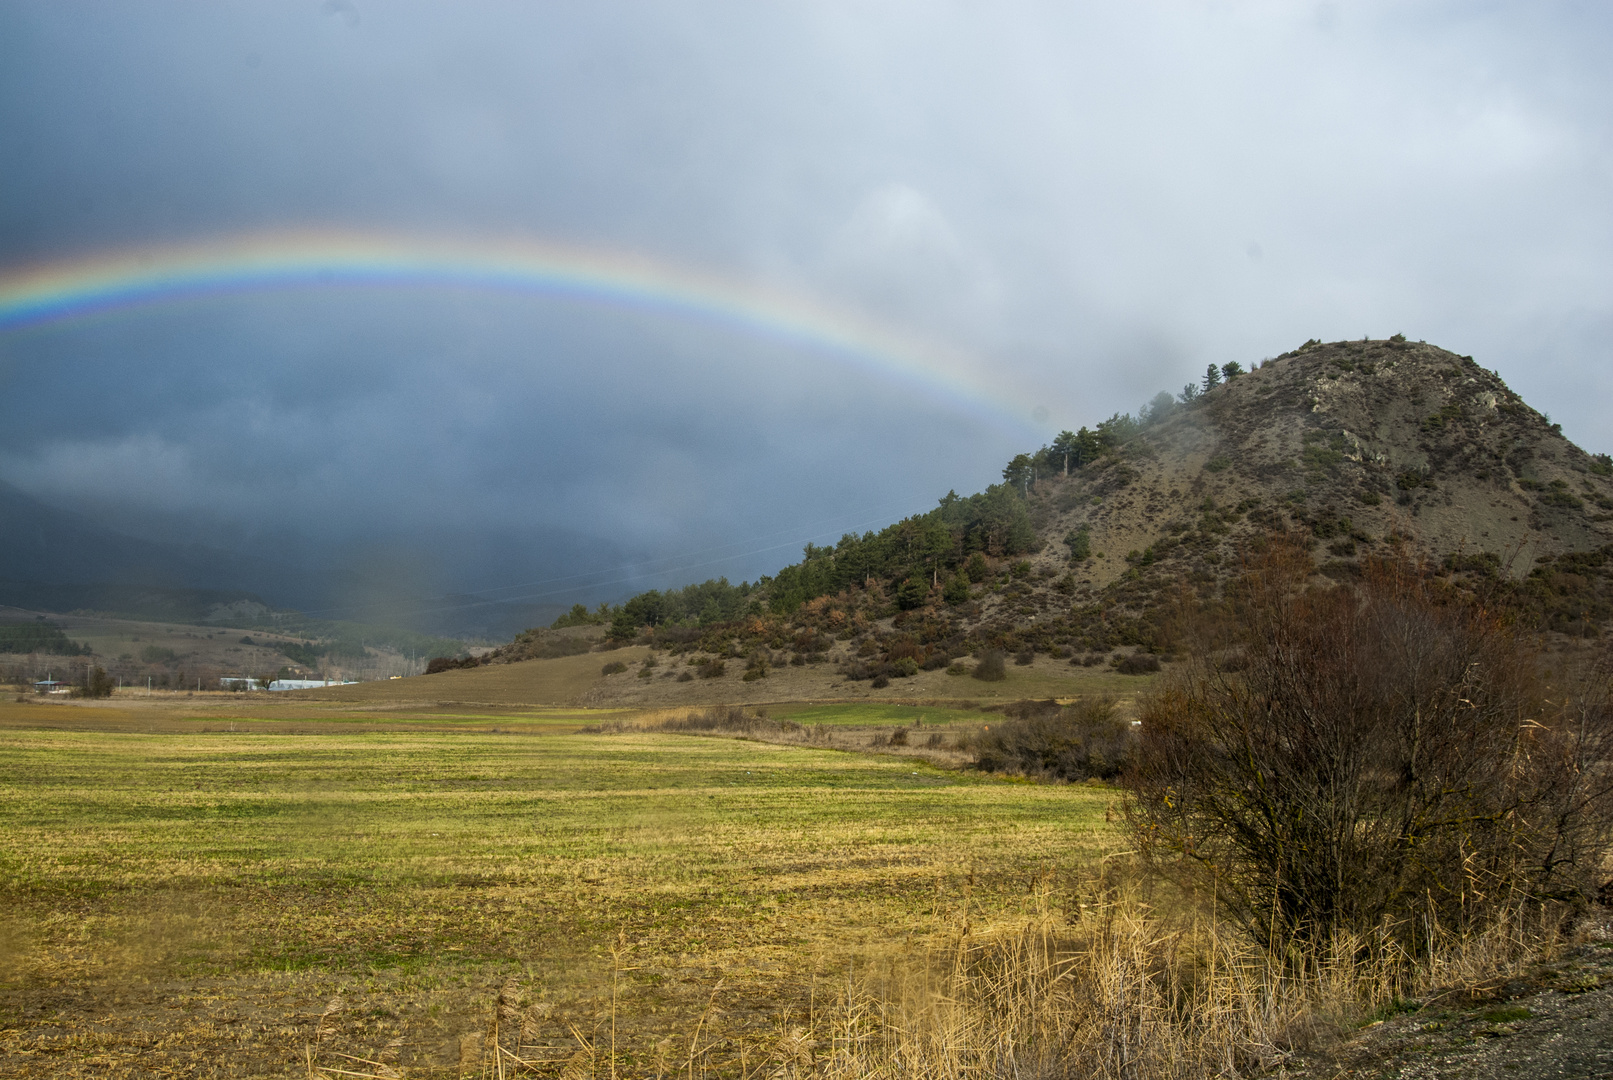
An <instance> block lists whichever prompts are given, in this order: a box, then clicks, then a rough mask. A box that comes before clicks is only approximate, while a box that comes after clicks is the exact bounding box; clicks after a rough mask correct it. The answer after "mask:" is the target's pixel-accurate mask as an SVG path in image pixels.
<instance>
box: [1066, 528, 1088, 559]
mask: <svg viewBox="0 0 1613 1080" xmlns="http://www.w3.org/2000/svg"><path fill="white" fill-rule="evenodd" d="M1064 542H1065V544H1067V545H1069V548H1070V561H1071V562H1086V561H1087V560H1088V559H1090V558H1092V528H1091V526H1089V525H1083V526H1081V527H1080V528H1079V529H1072V530H1071V531H1070V532H1069V534H1068V535H1066V536H1065V537H1064Z"/></svg>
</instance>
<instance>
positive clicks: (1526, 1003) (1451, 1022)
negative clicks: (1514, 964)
mask: <svg viewBox="0 0 1613 1080" xmlns="http://www.w3.org/2000/svg"><path fill="white" fill-rule="evenodd" d="M1276 1075H1278V1076H1284V1077H1289V1078H1292V1080H1300V1078H1304V1080H1548V1078H1551V1080H1556V1078H1562V1077H1573V1078H1581V1077H1583V1078H1587V1080H1589V1078H1597V1080H1613V941H1601V942H1597V943H1594V944H1587V945H1580V946H1576V947H1574V948H1571V949H1566V950H1564V951H1563V952H1561V953H1559V954H1558V955H1557V956H1555V957H1553V958H1552V960H1551V961H1550V962H1549V963H1547V964H1544V965H1543V966H1542V967H1540V968H1539V969H1538V970H1536V971H1534V972H1532V973H1531V974H1530V975H1529V976H1528V977H1526V978H1519V979H1516V980H1513V981H1511V982H1508V983H1506V984H1505V985H1502V986H1499V987H1496V988H1494V989H1493V991H1491V992H1488V993H1486V994H1484V995H1482V996H1479V997H1477V998H1476V999H1475V998H1469V999H1468V1000H1466V1001H1462V1002H1459V1003H1452V1002H1451V1001H1450V1000H1449V999H1441V998H1438V997H1436V998H1434V999H1432V1000H1430V1001H1429V1002H1428V1003H1426V1004H1425V1005H1424V1006H1423V1007H1422V1008H1421V1009H1418V1010H1417V1011H1415V1012H1408V1013H1403V1014H1401V1015H1399V1016H1396V1017H1394V1018H1393V1019H1389V1020H1385V1021H1382V1022H1379V1023H1375V1024H1373V1025H1371V1026H1370V1027H1368V1028H1364V1029H1363V1030H1362V1031H1361V1032H1359V1033H1358V1034H1357V1035H1356V1036H1355V1037H1354V1038H1352V1039H1350V1040H1349V1041H1348V1042H1346V1043H1345V1044H1344V1045H1342V1046H1339V1047H1335V1048H1333V1049H1332V1050H1330V1051H1328V1052H1325V1053H1318V1054H1314V1055H1305V1060H1304V1061H1295V1062H1292V1063H1291V1064H1290V1065H1289V1066H1288V1067H1287V1068H1286V1069H1282V1070H1279V1071H1278V1073H1277V1074H1276Z"/></svg>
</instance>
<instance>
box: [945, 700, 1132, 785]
mask: <svg viewBox="0 0 1613 1080" xmlns="http://www.w3.org/2000/svg"><path fill="white" fill-rule="evenodd" d="M1003 713H1004V714H1005V715H1006V716H1007V719H1006V720H1004V721H1003V722H1002V723H1000V724H992V725H991V726H990V728H989V729H987V730H984V731H981V732H979V733H978V734H976V735H975V736H974V737H973V738H972V740H971V743H970V746H971V748H972V749H973V751H974V753H975V765H976V767H977V768H980V769H984V770H987V771H989V772H1014V773H1024V774H1026V775H1028V776H1041V777H1047V778H1049V779H1057V780H1086V779H1089V778H1091V777H1103V778H1111V777H1114V776H1117V775H1118V774H1119V773H1120V770H1121V769H1122V768H1123V767H1124V766H1125V764H1126V761H1127V760H1128V758H1129V757H1130V754H1131V749H1132V746H1133V744H1134V742H1135V736H1134V735H1133V734H1132V729H1131V725H1130V724H1128V723H1126V722H1124V721H1122V720H1118V719H1116V717H1115V707H1114V702H1112V701H1109V700H1108V699H1106V698H1092V699H1082V700H1080V701H1077V702H1075V703H1074V704H1072V705H1060V704H1059V703H1058V702H1057V701H1051V700H1050V701H1020V702H1014V703H1013V704H1011V705H1006V706H1004V707H1003Z"/></svg>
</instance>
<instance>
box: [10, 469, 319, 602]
mask: <svg viewBox="0 0 1613 1080" xmlns="http://www.w3.org/2000/svg"><path fill="white" fill-rule="evenodd" d="M300 578H301V575H300V574H299V573H298V572H297V571H296V570H295V569H293V568H291V567H287V566H282V565H279V564H276V563H273V562H270V561H269V560H266V559H259V558H254V557H251V556H245V555H238V554H235V553H233V552H229V551H222V550H220V549H218V548H210V547H205V546H202V545H199V544H197V545H184V546H181V545H176V544H162V543H156V542H153V541H149V540H141V539H139V538H137V537H132V536H126V535H124V534H123V533H119V532H115V531H114V530H112V529H108V528H106V527H104V526H101V525H98V524H96V523H95V522H93V521H91V520H90V519H88V518H86V517H84V516H83V515H80V514H75V513H71V512H69V511H65V510H58V509H56V508H55V507H52V506H49V505H47V504H45V503H43V502H40V501H39V500H38V499H35V498H33V497H32V496H29V495H27V494H24V493H23V492H21V491H18V490H17V489H16V488H14V487H11V486H9V485H7V484H4V483H0V603H4V604H10V605H13V606H16V607H28V608H34V609H38V610H46V611H69V610H75V609H79V608H95V609H97V610H105V611H117V612H119V613H123V614H129V615H137V616H140V617H143V618H162V619H168V620H173V621H187V622H188V621H197V620H200V619H204V618H206V617H207V615H208V613H209V612H211V611H212V610H213V609H215V608H217V607H220V606H223V607H228V606H230V605H233V604H245V605H248V606H249V608H250V606H251V605H256V606H257V607H258V608H263V607H264V606H265V605H266V603H272V604H275V605H278V606H290V605H293V604H297V603H306V602H307V600H308V596H307V595H306V593H305V590H304V589H303V588H302V587H300Z"/></svg>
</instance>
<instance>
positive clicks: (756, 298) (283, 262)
mask: <svg viewBox="0 0 1613 1080" xmlns="http://www.w3.org/2000/svg"><path fill="white" fill-rule="evenodd" d="M343 286H348V287H351V286H372V287H373V286H380V287H394V286H395V287H407V288H428V289H430V288H449V289H472V290H482V291H492V292H505V293H515V294H524V295H537V296H545V297H552V298H557V299H571V300H578V301H591V302H595V303H605V304H611V305H618V306H624V307H628V308H635V309H639V310H646V311H651V312H660V313H664V314H667V315H671V316H675V317H681V318H686V319H695V320H699V321H703V322H711V323H717V324H719V325H725V326H728V327H732V328H734V329H737V330H739V331H742V332H744V333H748V334H753V335H757V336H761V337H766V338H772V339H777V340H782V341H786V342H793V343H796V344H798V345H802V346H805V347H807V348H810V349H813V350H818V351H827V352H830V353H834V354H837V355H840V356H842V357H845V358H848V359H851V360H853V361H855V362H859V363H861V364H862V365H864V366H868V367H871V368H873V369H874V370H876V371H879V372H883V373H885V374H887V375H893V376H896V377H898V378H900V379H904V380H909V381H913V382H917V383H919V384H921V385H923V386H925V387H928V388H929V389H930V390H931V391H933V392H935V393H937V394H939V395H940V396H942V397H943V398H945V399H949V400H951V401H953V402H955V403H957V404H960V405H962V406H964V407H966V408H969V409H972V410H978V409H980V408H981V407H982V406H984V407H985V408H986V409H988V410H989V412H990V413H992V414H994V416H993V417H992V418H993V419H994V420H995V421H996V422H998V423H1000V424H1004V425H1006V426H1007V427H1009V428H1010V429H1012V430H1014V432H1015V434H1017V435H1024V434H1026V433H1028V432H1029V431H1030V430H1031V428H1030V425H1029V423H1028V419H1029V414H1030V411H1031V409H1030V405H1029V404H1027V403H1026V402H1024V401H1017V400H1013V399H1012V398H1011V397H1010V396H1009V395H1007V394H1006V393H1005V392H1004V391H1003V389H1002V388H1001V387H999V386H997V385H995V384H988V383H987V382H986V381H985V380H984V379H983V378H982V377H981V376H980V375H979V374H978V369H979V365H978V363H975V362H971V360H970V358H968V357H966V356H964V355H963V354H961V353H957V352H955V351H953V350H950V349H946V348H943V347H941V346H938V345H935V344H932V343H928V342H921V341H918V340H916V339H914V338H911V337H908V336H906V335H903V334H900V333H898V332H896V331H893V330H891V329H889V328H887V327H883V326H880V325H878V324H876V323H873V322H871V321H869V320H866V319H863V318H861V317H859V316H856V315H854V314H851V313H848V312H845V311H840V310H836V309H833V308H830V307H827V306H825V305H822V304H818V303H816V302H813V301H809V300H806V299H804V298H801V297H798V296H790V295H786V294H783V293H779V292H776V291H772V290H765V289H760V288H756V287H754V286H750V285H746V284H743V283H740V282H735V281H732V280H728V279H724V278H720V277H717V276H714V275H709V274H705V273H701V272H699V271H695V270H691V269H689V268H686V267H681V266H675V265H672V264H669V263H665V262H658V261H655V260H651V259H646V258H642V257H639V256H633V255H624V254H617V253H609V252H602V251H598V250H590V249H584V248H574V247H565V246H562V245H557V244H549V243H535V242H528V243H508V242H501V241H476V242H467V241H463V240H434V239H419V238H409V237H397V236H387V235H373V234H362V233H333V232H300V233H277V234H270V235H257V236H245V237H236V238H231V239H226V240H221V241H215V242H210V243H204V244H196V245H191V246H183V247H158V248H148V249H142V250H136V251H131V252H123V253H117V254H110V255H98V256H93V257H89V258H84V259H80V260H75V261H71V262H64V263H59V264H55V265H49V266H43V267H38V268H32V269H25V270H16V271H12V272H9V273H5V274H0V332H5V331H10V330H17V329H20V328H23V327H31V326H41V325H46V324H52V323H61V322H68V321H72V320H75V319H81V318H85V317H88V316H92V315H96V314H99V313H104V312H109V311H115V310H119V309H125V308H132V307H142V306H151V305H160V304H165V303H173V302H179V301H186V300H195V299H204V298H208V297H214V296H222V295H231V294H240V293H251V292H261V291H268V290H276V289H297V288H327V287H343Z"/></svg>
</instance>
